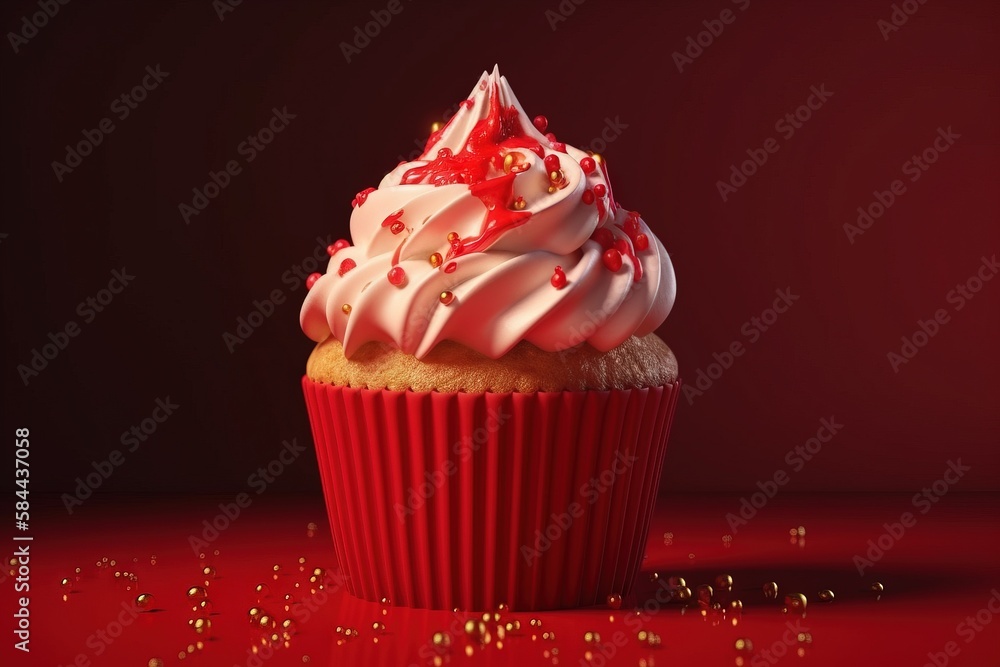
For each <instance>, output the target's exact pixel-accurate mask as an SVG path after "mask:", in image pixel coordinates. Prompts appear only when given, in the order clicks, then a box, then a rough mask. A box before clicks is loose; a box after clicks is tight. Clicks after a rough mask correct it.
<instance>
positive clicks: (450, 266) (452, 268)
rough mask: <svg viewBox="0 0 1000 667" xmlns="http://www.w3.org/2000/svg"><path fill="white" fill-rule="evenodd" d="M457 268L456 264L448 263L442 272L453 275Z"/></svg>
mask: <svg viewBox="0 0 1000 667" xmlns="http://www.w3.org/2000/svg"><path fill="white" fill-rule="evenodd" d="M457 268H458V264H456V263H455V262H448V263H447V264H445V267H444V272H445V273H455V269H457Z"/></svg>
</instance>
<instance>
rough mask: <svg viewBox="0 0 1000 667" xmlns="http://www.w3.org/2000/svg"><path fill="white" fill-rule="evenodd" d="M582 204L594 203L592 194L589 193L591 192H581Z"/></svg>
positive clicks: (591, 192)
mask: <svg viewBox="0 0 1000 667" xmlns="http://www.w3.org/2000/svg"><path fill="white" fill-rule="evenodd" d="M583 203H584V204H593V203H594V193H593V191H591V190H584V191H583Z"/></svg>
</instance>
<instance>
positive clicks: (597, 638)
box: [583, 630, 601, 644]
mask: <svg viewBox="0 0 1000 667" xmlns="http://www.w3.org/2000/svg"><path fill="white" fill-rule="evenodd" d="M583 641H585V642H587V643H588V644H600V643H601V635H600V634H598V633H596V632H593V631H590V630H588V631H587V632H585V633H583Z"/></svg>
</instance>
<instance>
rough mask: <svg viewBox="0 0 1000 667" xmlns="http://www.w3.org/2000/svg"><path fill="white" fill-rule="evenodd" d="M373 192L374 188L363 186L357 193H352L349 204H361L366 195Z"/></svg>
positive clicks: (366, 197)
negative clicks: (352, 197) (352, 196)
mask: <svg viewBox="0 0 1000 667" xmlns="http://www.w3.org/2000/svg"><path fill="white" fill-rule="evenodd" d="M373 192H375V188H365V189H364V190H362V191H361V192H359V193H358V194H356V195H354V199H353V200H351V206H354V207H357V206H361V205H362V204H364V203H365V202H366V201H367V200H368V195H370V194H371V193H373Z"/></svg>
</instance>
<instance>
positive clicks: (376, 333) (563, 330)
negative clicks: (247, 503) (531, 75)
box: [301, 69, 675, 358]
mask: <svg viewBox="0 0 1000 667" xmlns="http://www.w3.org/2000/svg"><path fill="white" fill-rule="evenodd" d="M546 126H547V121H546V120H545V118H544V117H542V116H538V117H536V118H535V119H534V121H531V120H529V119H528V116H527V115H526V114H525V113H524V110H523V109H522V107H521V105H520V104H519V103H518V101H517V98H515V97H514V93H513V91H511V89H510V86H509V85H508V83H507V80H506V79H505V78H504V77H501V76H500V74H499V72H498V70H497V69H494V70H493V72H492V73H486V72H483V75H482V77H481V78H480V80H479V82H478V83H477V85H476V87H475V88H474V89H473V91H472V94H471V95H470V96H469V98H468V99H466V100H464V101H463V102H462V103H461V105H460V106H459V110H458V112H457V113H456V114H455V115H454V116H453V117H452V118H451V119H450V120H449V121H448V123H447V124H446V125H445V126H444V127H442V128H441V129H439V130H437V131H436V132H434V133H433V134H432V135H431V136H430V138H429V139H428V140H427V145H426V146H425V149H424V152H423V154H422V155H421V156H420V157H419V158H417V159H416V160H414V161H412V162H405V163H401V164H400V165H399V166H397V167H396V168H395V169H394V170H392V171H391V172H389V173H388V174H387V175H386V176H385V177H384V178H383V179H382V182H381V183H380V184H379V186H378V188H368V189H366V190H362V191H361V192H359V193H358V195H357V196H356V197H355V199H354V201H353V202H352V204H353V206H354V211H353V213H352V215H351V237H352V238H353V240H354V243H355V245H354V246H348V245H346V243H344V242H338V243H337V244H334V245H333V246H330V248H329V249H328V251H329V252H330V254H331V259H330V265H329V268H328V270H327V273H326V275H323V276H318V275H317V276H315V277H314V278H313V280H312V286H311V288H310V291H309V293H308V295H307V296H306V300H305V303H304V304H303V306H302V313H301V323H302V328H303V330H304V331H305V333H306V334H307V335H308V336H309V337H310V338H312V339H313V340H315V341H317V342H318V341H322V340H324V339H326V338H327V337H328V336H330V335H333V336H334V337H335V338H337V339H338V340H340V341H341V342H342V343H343V346H344V353H345V355H347V356H348V357H350V356H351V355H352V354H353V353H354V352H355V351H356V350H357V349H358V348H359V347H360V346H361V345H363V344H364V343H367V342H372V341H380V342H383V343H386V344H388V345H391V346H393V347H397V348H399V349H400V350H402V351H403V352H406V353H409V354H414V355H415V356H417V357H418V358H422V357H424V356H425V355H426V354H427V353H428V352H430V350H431V349H433V348H434V346H435V345H437V344H438V343H439V342H441V341H443V340H451V341H455V342H457V343H461V344H463V345H465V346H467V347H469V348H472V349H474V350H476V351H478V352H480V353H482V354H484V355H486V356H489V357H493V358H497V357H500V356H502V355H503V354H504V353H506V352H507V351H508V350H510V349H511V348H512V347H514V345H516V344H517V343H518V342H520V341H522V340H525V341H528V342H530V343H532V344H534V345H535V346H537V347H539V348H541V349H543V350H547V351H558V350H563V349H567V348H570V347H573V346H575V345H578V344H580V343H582V342H584V341H586V342H589V343H590V344H591V345H592V346H593V347H595V348H597V349H598V350H602V351H604V350H609V349H611V348H613V347H615V346H617V345H619V344H621V343H622V342H623V341H625V340H626V339H627V338H628V337H629V336H631V335H633V334H634V335H639V336H641V335H645V334H647V333H649V332H651V331H653V330H654V329H655V328H656V327H657V326H659V325H660V323H661V322H663V320H664V319H665V318H666V316H667V314H668V313H669V311H670V308H671V306H672V305H673V300H674V293H675V285H674V274H673V268H672V266H671V263H670V258H669V257H668V256H667V253H666V251H665V250H664V248H663V246H662V245H661V244H660V242H659V241H658V240H657V239H656V237H654V236H653V234H652V233H651V232H650V231H649V228H648V227H647V226H646V224H645V222H644V221H643V220H642V219H641V218H640V217H639V214H638V213H636V212H635V211H626V210H625V209H623V208H621V207H620V206H619V205H618V204H617V203H616V202H615V200H614V197H613V195H612V192H611V184H610V182H609V181H608V173H607V164H606V163H605V162H604V161H603V160H602V159H601V158H600V156H596V155H595V156H592V155H590V154H588V153H585V152H583V151H580V150H578V149H576V148H573V147H572V146H567V145H566V144H564V143H562V142H559V141H556V138H555V136H554V135H552V134H544V132H546V130H547V127H546Z"/></svg>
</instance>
